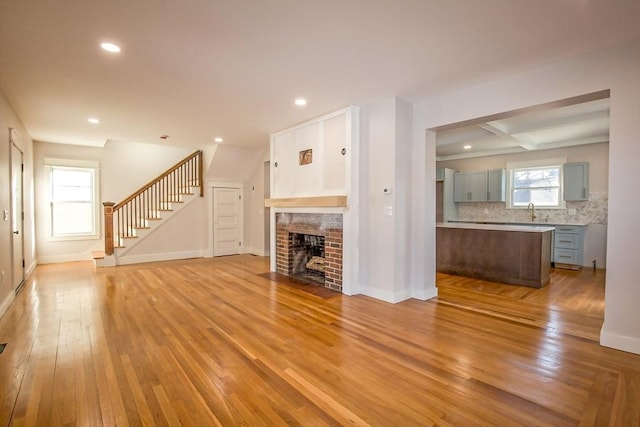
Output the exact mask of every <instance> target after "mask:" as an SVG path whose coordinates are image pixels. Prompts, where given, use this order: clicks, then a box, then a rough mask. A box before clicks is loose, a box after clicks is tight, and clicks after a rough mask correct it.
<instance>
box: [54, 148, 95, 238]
mask: <svg viewBox="0 0 640 427" xmlns="http://www.w3.org/2000/svg"><path fill="white" fill-rule="evenodd" d="M45 163H46V167H47V170H48V177H49V206H50V210H49V219H50V220H49V230H50V233H49V236H50V239H52V240H73V239H91V238H97V237H99V235H100V226H99V224H100V222H99V214H100V211H99V203H98V175H99V174H98V165H97V163H96V162H82V161H65V160H58V159H46V161H45Z"/></svg>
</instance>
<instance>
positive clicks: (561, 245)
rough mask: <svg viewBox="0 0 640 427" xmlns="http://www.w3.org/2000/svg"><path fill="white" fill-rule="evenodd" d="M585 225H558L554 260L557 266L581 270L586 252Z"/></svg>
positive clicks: (555, 235)
mask: <svg viewBox="0 0 640 427" xmlns="http://www.w3.org/2000/svg"><path fill="white" fill-rule="evenodd" d="M584 229H585V227H584V226H580V225H557V226H556V230H555V233H554V238H553V262H554V263H555V267H556V268H565V269H570V270H579V269H580V267H582V262H583V254H584V231H585V230H584Z"/></svg>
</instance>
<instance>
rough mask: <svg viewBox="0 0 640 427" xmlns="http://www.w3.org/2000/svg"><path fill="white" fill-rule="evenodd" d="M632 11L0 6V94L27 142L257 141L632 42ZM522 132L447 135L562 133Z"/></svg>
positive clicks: (534, 5)
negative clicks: (105, 45)
mask: <svg viewBox="0 0 640 427" xmlns="http://www.w3.org/2000/svg"><path fill="white" fill-rule="evenodd" d="M639 16H640V2H638V1H637V0H628V1H626V0H612V1H607V2H602V1H589V0H567V1H562V2H553V1H550V2H541V1H512V2H509V1H503V0H482V1H473V0H468V1H464V0H462V1H440V0H423V1H412V0H404V1H403V0H392V1H386V0H380V1H369V2H367V1H357V0H342V1H330V0H326V1H322V0H317V1H294V0H290V1H271V0H260V1H250V0H248V1H215V0H210V1H191V0H184V1H153V2H152V1H134V0H132V1H109V0H95V1H86V0H64V1H56V0H40V1H38V0H33V1H21V0H0V89H1V90H2V91H3V92H4V93H5V95H6V97H7V98H8V99H9V101H10V102H11V104H12V105H13V107H14V108H15V110H16V111H17V113H18V114H19V116H20V117H21V119H22V121H23V123H24V125H25V126H26V128H27V130H28V132H29V133H30V135H31V136H32V138H33V139H35V140H39V141H47V142H57V143H68V144H82V145H95V146H102V145H103V144H104V143H105V142H106V141H108V140H113V141H124V142H127V141H135V142H148V143H158V144H160V143H162V144H167V143H168V144H177V145H183V146H189V147H202V146H203V145H205V144H213V143H214V142H213V139H214V137H217V136H220V137H223V138H224V141H225V143H228V144H234V145H240V146H267V144H268V135H269V133H272V132H274V131H277V130H281V129H283V128H286V127H289V126H291V125H293V124H296V123H299V122H302V121H305V120H308V119H310V118H313V117H317V116H319V115H322V114H324V113H327V112H329V111H332V110H335V109H338V108H341V107H344V106H346V105H349V104H359V103H364V102H367V101H370V100H373V99H377V98H381V97H391V96H399V97H402V98H405V99H408V100H409V101H412V100H416V99H419V98H420V97H423V96H427V95H429V94H434V93H440V92H443V91H447V90H451V89H453V88H459V87H461V86H464V85H474V84H481V83H483V82H486V81H489V80H493V79H497V78H501V77H504V76H507V75H510V74H513V73H515V72H519V71H524V70H527V69H530V68H532V67H536V66H540V65H543V64H546V63H550V62H553V61H558V60H561V59H565V58H568V57H571V56H575V55H580V54H583V53H586V52H589V51H594V50H597V49H602V48H606V47H609V46H612V45H615V44H620V43H623V42H627V41H632V40H637V39H640V20H639V19H638V17H639ZM103 41H111V42H114V43H117V44H119V45H120V46H121V47H122V51H121V52H120V53H119V54H109V53H107V52H104V51H102V50H101V49H100V48H99V43H100V42H103ZM297 97H304V98H306V99H307V100H308V104H307V105H306V106H304V107H296V106H295V105H294V104H293V101H294V98H297ZM594 108H595V107H594ZM585 114H590V113H585ZM593 114H594V115H599V114H604V113H602V110H598V111H594V112H593ZM578 115H579V114H578ZM88 117H97V118H99V119H100V123H99V124H97V125H95V124H90V123H88V122H87V118H88ZM545 120H547V121H548V120H550V119H549V118H548V117H547V118H541V119H540V121H543V122H544V121H545ZM598 120H600V119H594V120H593V121H592V122H590V123H591V124H590V125H593V127H599V126H601V125H603V123H600V122H599V121H598ZM602 121H604V118H602ZM529 125H530V123H528V124H527V125H526V126H525V125H523V126H524V127H525V128H526V129H524V130H523V128H520V127H518V126H519V124H518V121H517V120H515V119H509V120H496V121H492V122H488V123H485V124H484V125H483V126H479V125H476V126H475V127H474V128H470V129H467V130H464V131H460V133H464V132H467V131H468V132H469V133H474V137H473V139H474V140H478V139H487V140H489V139H490V140H492V144H494V145H496V146H499V145H500V144H502V145H509V144H518V145H519V146H520V147H522V148H523V149H527V146H532V145H543V144H548V143H549V141H552V140H553V138H556V137H557V135H558V133H559V132H560V130H556V131H554V132H555V136H554V135H549V134H548V133H545V131H544V127H542V128H533V129H531V128H529V127H528V126H529ZM567 126H568V125H567ZM514 129H515V130H514ZM600 130H602V129H600V128H599V131H600ZM594 132H595V130H594ZM502 133H504V134H505V135H502ZM161 135H169V138H168V139H167V140H166V141H165V140H161V139H160V136H161ZM449 137H450V138H451V141H453V140H455V138H456V137H460V135H458V136H456V135H454V134H453V133H452V134H451V135H450V136H449ZM584 137H585V138H586V137H589V135H584ZM455 145H456V143H455V142H450V143H447V144H445V145H444V146H443V147H442V150H445V151H443V153H445V154H443V155H451V154H446V153H450V152H451V151H446V150H452V149H453V147H454V146H455Z"/></svg>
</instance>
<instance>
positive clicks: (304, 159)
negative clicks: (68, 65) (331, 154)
mask: <svg viewBox="0 0 640 427" xmlns="http://www.w3.org/2000/svg"><path fill="white" fill-rule="evenodd" d="M311 162H313V149H311V148H309V149H308V150H302V151H300V153H299V157H298V164H299V165H300V166H302V165H308V164H311Z"/></svg>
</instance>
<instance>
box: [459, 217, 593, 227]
mask: <svg viewBox="0 0 640 427" xmlns="http://www.w3.org/2000/svg"><path fill="white" fill-rule="evenodd" d="M449 222H455V223H472V224H473V223H475V224H505V225H529V226H534V227H540V226H542V227H555V226H556V225H575V226H579V227H585V226H587V225H589V224H587V223H586V222H543V221H533V222H524V221H499V220H497V219H488V220H484V219H476V220H473V219H452V220H449Z"/></svg>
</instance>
